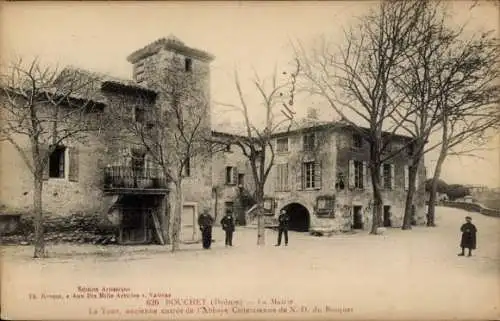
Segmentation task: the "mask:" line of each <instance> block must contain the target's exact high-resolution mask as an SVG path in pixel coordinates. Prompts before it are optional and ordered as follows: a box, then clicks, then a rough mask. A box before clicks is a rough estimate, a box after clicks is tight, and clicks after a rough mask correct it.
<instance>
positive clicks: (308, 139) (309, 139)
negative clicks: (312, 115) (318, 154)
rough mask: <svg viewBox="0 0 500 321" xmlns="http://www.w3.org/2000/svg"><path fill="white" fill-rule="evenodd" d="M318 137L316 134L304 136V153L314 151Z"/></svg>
mask: <svg viewBox="0 0 500 321" xmlns="http://www.w3.org/2000/svg"><path fill="white" fill-rule="evenodd" d="M315 140H316V136H315V135H314V133H309V134H305V135H304V151H313V150H314V145H315Z"/></svg>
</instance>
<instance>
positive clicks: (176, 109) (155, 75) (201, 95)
mask: <svg viewBox="0 0 500 321" xmlns="http://www.w3.org/2000/svg"><path fill="white" fill-rule="evenodd" d="M182 67H183V64H181V63H180V61H178V59H177V58H176V57H174V58H173V59H172V60H171V61H169V62H168V63H165V65H164V66H160V67H159V68H157V69H156V70H151V71H150V74H148V77H150V78H149V79H150V82H151V88H152V89H154V90H155V91H156V92H157V97H156V98H155V99H153V100H151V98H146V97H144V96H143V95H139V94H138V95H136V97H135V98H132V99H131V98H130V97H123V100H122V101H121V103H119V104H116V106H117V107H116V108H119V110H118V111H117V112H116V113H115V114H116V115H119V116H118V117H119V119H120V121H119V122H118V124H119V125H118V126H120V127H121V128H120V129H119V131H120V135H119V137H120V139H121V140H122V141H125V142H127V143H129V144H135V145H137V146H140V147H142V148H143V149H144V150H145V152H146V153H147V155H148V158H149V160H150V162H151V163H152V165H153V166H155V167H156V168H158V169H159V170H160V171H161V172H162V176H163V177H165V178H166V179H167V180H168V181H169V182H171V183H172V184H173V187H174V190H173V191H170V194H169V195H170V199H171V201H170V202H169V203H170V204H172V206H171V207H164V209H163V215H162V219H161V220H160V221H161V225H162V231H163V236H164V238H165V240H167V243H168V242H169V239H170V238H169V236H170V235H169V230H170V231H171V240H170V241H171V245H172V251H176V250H178V249H179V243H180V231H181V217H182V208H183V203H184V195H183V182H184V179H185V177H187V176H189V175H190V173H189V172H190V170H191V166H192V165H193V162H194V161H196V162H199V163H200V164H201V163H203V162H204V161H206V160H207V159H208V158H209V157H210V156H211V146H210V144H207V142H208V141H209V139H210V135H211V129H210V101H209V96H208V93H207V91H206V88H205V87H204V84H203V79H206V75H205V72H207V71H203V70H195V69H193V70H191V71H190V72H186V70H185V69H184V68H182ZM131 101H132V105H131ZM131 109H132V110H131ZM133 110H136V111H137V110H140V111H141V113H140V114H141V115H142V116H140V117H139V118H138V117H137V115H136V117H132V116H131V115H132V112H133ZM117 132H118V131H117ZM172 195H173V197H172ZM170 221H171V224H170Z"/></svg>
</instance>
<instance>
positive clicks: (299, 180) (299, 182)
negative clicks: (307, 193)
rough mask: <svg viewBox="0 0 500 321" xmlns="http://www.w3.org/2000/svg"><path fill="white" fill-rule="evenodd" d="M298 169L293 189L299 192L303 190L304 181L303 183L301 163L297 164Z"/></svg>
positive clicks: (302, 166)
mask: <svg viewBox="0 0 500 321" xmlns="http://www.w3.org/2000/svg"><path fill="white" fill-rule="evenodd" d="M297 166H298V168H297V181H296V185H295V189H296V190H297V191H301V190H302V189H304V181H303V173H302V172H303V171H304V165H303V164H302V163H298V164H297Z"/></svg>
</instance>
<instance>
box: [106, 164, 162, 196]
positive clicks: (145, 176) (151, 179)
mask: <svg viewBox="0 0 500 321" xmlns="http://www.w3.org/2000/svg"><path fill="white" fill-rule="evenodd" d="M166 188H167V181H166V179H165V177H164V175H163V173H162V171H161V170H159V169H157V168H144V167H140V168H133V167H127V166H108V167H105V168H104V190H108V191H109V190H116V189H140V190H145V189H160V190H162V189H163V190H164V189H166Z"/></svg>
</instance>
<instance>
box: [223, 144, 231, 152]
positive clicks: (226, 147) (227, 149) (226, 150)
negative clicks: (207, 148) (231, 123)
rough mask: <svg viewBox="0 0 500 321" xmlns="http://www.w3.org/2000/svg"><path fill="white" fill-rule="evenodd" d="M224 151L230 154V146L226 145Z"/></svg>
mask: <svg viewBox="0 0 500 321" xmlns="http://www.w3.org/2000/svg"><path fill="white" fill-rule="evenodd" d="M224 151H225V152H228V153H230V152H231V144H227V145H226V146H225V148H224Z"/></svg>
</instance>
